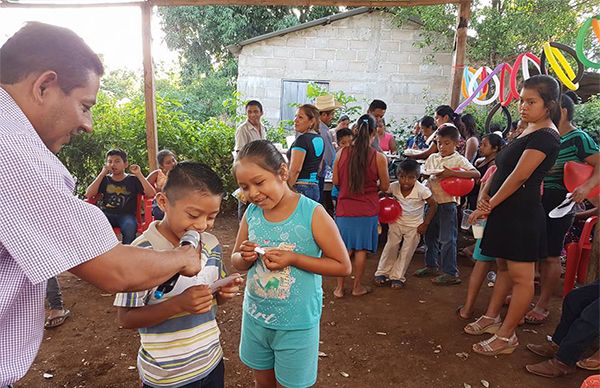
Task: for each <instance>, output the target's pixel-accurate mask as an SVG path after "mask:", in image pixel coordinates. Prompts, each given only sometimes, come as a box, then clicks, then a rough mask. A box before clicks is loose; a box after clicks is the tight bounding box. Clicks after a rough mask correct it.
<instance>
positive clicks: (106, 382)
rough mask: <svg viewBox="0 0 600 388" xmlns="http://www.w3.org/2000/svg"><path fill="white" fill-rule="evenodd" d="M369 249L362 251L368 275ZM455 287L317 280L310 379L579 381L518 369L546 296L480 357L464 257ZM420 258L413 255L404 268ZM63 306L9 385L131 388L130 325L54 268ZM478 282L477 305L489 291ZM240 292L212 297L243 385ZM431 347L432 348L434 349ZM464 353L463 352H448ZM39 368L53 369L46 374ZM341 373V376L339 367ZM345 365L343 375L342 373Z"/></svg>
mask: <svg viewBox="0 0 600 388" xmlns="http://www.w3.org/2000/svg"><path fill="white" fill-rule="evenodd" d="M236 231H237V222H236V219H235V217H234V216H233V215H227V216H221V217H220V218H219V219H218V222H217V226H216V228H215V231H214V234H216V235H217V237H218V238H219V240H220V241H221V243H222V244H223V246H224V249H225V252H226V254H225V258H226V259H225V261H226V263H227V264H229V259H228V258H229V253H230V252H231V248H232V245H233V243H234V241H235V234H236ZM377 259H378V256H375V255H372V256H371V257H369V261H368V266H367V270H366V278H365V279H366V280H368V281H370V280H371V278H372V275H373V273H374V271H375V268H376V265H377ZM459 262H460V269H461V278H462V280H463V284H462V285H460V286H453V287H449V288H448V287H445V288H440V287H436V286H433V285H432V284H431V283H430V281H429V279H417V278H414V277H412V276H411V277H410V278H409V279H408V282H407V287H406V288H405V289H404V290H392V289H390V288H376V289H374V292H373V293H371V294H369V295H366V296H364V297H360V298H356V297H348V296H346V297H345V298H343V299H340V300H334V299H333V296H332V291H333V286H334V282H335V280H334V279H331V278H328V279H324V282H323V283H324V293H325V299H324V303H323V317H322V319H321V340H322V344H321V346H320V350H321V351H322V352H324V353H326V355H327V356H326V357H322V358H321V360H320V362H319V378H318V382H317V385H316V386H318V387H417V388H420V387H457V388H463V387H466V385H464V384H470V385H471V386H472V387H482V386H483V385H482V383H481V380H486V381H487V382H489V384H490V387H532V388H533V387H540V388H550V387H561V388H563V387H579V385H580V384H581V382H582V381H583V380H584V379H585V378H586V377H587V376H588V375H590V374H591V373H590V372H586V371H582V370H579V371H578V372H577V373H575V374H574V375H572V376H569V377H563V378H560V379H554V380H550V379H545V378H542V377H536V376H533V375H531V374H529V373H527V372H526V371H525V369H524V366H525V364H528V363H534V362H539V361H542V359H541V358H540V357H538V356H536V355H534V354H532V353H530V352H529V351H527V349H525V344H527V343H531V342H533V343H541V342H542V341H545V340H546V335H548V334H551V333H552V331H553V329H554V327H555V326H556V324H557V322H558V318H559V313H558V311H559V310H558V308H559V304H560V300H559V298H555V299H554V301H553V303H554V305H553V308H552V312H553V313H552V316H551V320H550V322H549V323H547V324H545V325H543V326H535V327H533V326H527V325H526V326H524V327H522V328H520V329H519V331H518V336H519V340H520V342H521V346H520V347H519V349H517V351H516V352H515V353H513V354H512V355H510V356H499V357H497V358H494V357H491V358H488V357H483V356H479V355H477V354H474V353H473V352H472V351H471V345H472V344H473V343H474V342H476V341H478V340H480V339H484V338H486V337H481V338H479V337H472V336H469V335H467V334H464V333H463V331H462V327H463V326H464V325H465V323H466V322H465V321H462V320H460V319H459V318H458V317H457V316H456V314H455V312H454V311H455V308H456V306H457V305H459V304H460V303H462V302H463V300H464V296H465V293H466V284H467V280H468V276H469V274H470V266H469V261H468V260H467V259H465V258H460V259H459ZM421 265H422V255H416V257H415V259H414V260H413V263H412V265H411V268H410V269H409V272H411V273H412V271H414V270H415V269H416V268H418V267H419V266H421ZM60 282H61V285H62V289H63V297H64V300H65V304H66V307H67V308H69V309H70V310H71V312H72V316H71V317H70V318H69V319H68V320H67V321H66V322H65V324H64V325H63V326H60V327H58V328H55V329H50V330H46V333H45V336H44V340H43V342H42V345H41V348H40V352H39V354H38V356H37V358H36V360H35V362H34V364H33V366H32V367H31V369H30V371H29V373H28V374H27V375H26V376H25V377H24V378H23V379H22V380H21V381H19V382H18V383H17V384H16V385H15V386H16V387H41V388H43V387H139V386H140V382H139V379H138V373H137V370H136V369H135V365H136V354H137V350H138V347H139V339H138V335H137V332H136V331H134V330H125V329H119V327H118V324H117V322H116V312H115V308H114V307H112V302H113V295H107V294H105V293H104V292H102V291H100V290H98V289H97V288H95V287H93V286H91V285H89V284H87V283H85V282H83V281H81V280H79V279H78V278H76V277H75V276H73V275H71V274H69V273H65V274H62V275H61V276H60ZM491 290H492V289H491V288H488V287H486V286H484V289H483V290H482V292H481V294H480V298H479V303H478V311H477V313H482V312H483V309H484V306H485V304H486V302H487V300H488V297H489V295H490V294H491ZM241 303H242V296H241V295H240V296H239V297H238V298H237V299H234V300H233V301H232V302H230V303H229V304H228V305H225V306H221V308H220V312H219V318H218V320H219V325H220V327H221V331H222V335H221V340H222V343H223V347H224V351H225V357H226V360H225V369H226V379H225V381H226V384H225V385H226V387H228V388H229V387H244V388H245V387H253V381H252V375H251V372H250V371H249V370H248V368H247V367H245V366H244V365H243V364H242V363H241V362H240V360H239V358H238V344H239V338H240V322H241ZM436 350H439V352H436ZM461 352H466V353H468V358H467V359H466V360H463V359H461V358H459V357H458V356H457V355H456V354H457V353H461ZM44 373H49V374H51V375H53V377H52V378H50V379H45V378H44V377H43V375H44ZM342 374H344V375H342ZM346 374H347V375H348V376H347V377H345V376H346Z"/></svg>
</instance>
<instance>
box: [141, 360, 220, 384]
mask: <svg viewBox="0 0 600 388" xmlns="http://www.w3.org/2000/svg"><path fill="white" fill-rule="evenodd" d="M224 386H225V364H224V363H223V360H221V362H219V364H218V365H217V366H216V367H215V369H213V370H212V371H211V372H210V373H209V374H208V376H206V377H205V378H203V379H201V380H196V381H194V382H192V383H189V384H185V385H180V386H179V387H180V388H223V387H224ZM142 387H143V388H152V387H154V386H153V385H148V384H144V385H143V386H142Z"/></svg>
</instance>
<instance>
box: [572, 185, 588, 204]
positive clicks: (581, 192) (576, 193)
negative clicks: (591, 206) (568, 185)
mask: <svg viewBox="0 0 600 388" xmlns="http://www.w3.org/2000/svg"><path fill="white" fill-rule="evenodd" d="M585 186H586V185H581V186H578V187H576V188H575V190H573V194H572V195H571V199H572V200H573V201H574V202H575V203H581V202H583V201H584V200H585V199H586V197H587V196H588V194H589V193H590V191H592V190H591V189H592V188H591V187H590V188H586V187H585Z"/></svg>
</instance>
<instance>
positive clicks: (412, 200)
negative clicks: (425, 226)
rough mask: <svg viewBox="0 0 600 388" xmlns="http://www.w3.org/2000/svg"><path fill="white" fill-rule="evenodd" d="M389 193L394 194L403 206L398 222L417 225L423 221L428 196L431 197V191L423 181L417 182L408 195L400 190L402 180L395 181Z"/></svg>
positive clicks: (412, 225)
mask: <svg viewBox="0 0 600 388" xmlns="http://www.w3.org/2000/svg"><path fill="white" fill-rule="evenodd" d="M388 193H390V194H392V195H393V196H394V197H396V199H397V200H398V202H400V206H402V216H401V217H400V218H399V219H398V221H396V223H398V224H400V225H402V226H409V227H415V228H416V227H417V226H419V225H421V224H422V223H423V215H424V210H425V203H426V202H427V201H426V200H427V198H429V197H431V191H430V190H429V189H428V188H427V187H425V185H423V184H422V183H421V182H419V181H417V182H415V185H414V187H413V189H412V191H411V192H410V194H408V195H407V196H406V197H405V196H404V195H402V191H401V190H400V182H394V183H392V184H391V185H390V188H389V190H388Z"/></svg>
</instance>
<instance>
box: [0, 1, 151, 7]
mask: <svg viewBox="0 0 600 388" xmlns="http://www.w3.org/2000/svg"><path fill="white" fill-rule="evenodd" d="M145 2H146V1H145V0H139V1H122V2H114V3H107V2H102V1H99V2H97V3H50V2H48V3H27V2H17V3H14V2H12V1H7V0H0V8H105V7H133V6H136V5H143V4H144V3H145Z"/></svg>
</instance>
